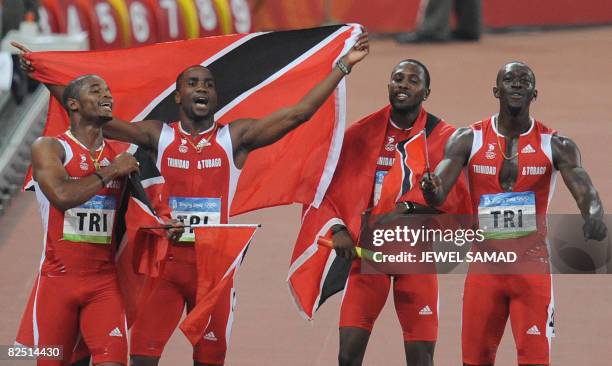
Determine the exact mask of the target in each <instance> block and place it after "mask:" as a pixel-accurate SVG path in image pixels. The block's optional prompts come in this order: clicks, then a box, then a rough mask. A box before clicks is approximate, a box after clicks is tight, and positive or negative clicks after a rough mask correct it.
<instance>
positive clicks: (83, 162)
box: [79, 154, 89, 170]
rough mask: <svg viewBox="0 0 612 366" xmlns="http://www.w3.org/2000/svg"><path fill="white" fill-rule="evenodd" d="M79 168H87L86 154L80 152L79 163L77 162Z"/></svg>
mask: <svg viewBox="0 0 612 366" xmlns="http://www.w3.org/2000/svg"><path fill="white" fill-rule="evenodd" d="M79 167H80V168H81V170H88V169H89V164H87V156H85V154H81V163H80V164H79Z"/></svg>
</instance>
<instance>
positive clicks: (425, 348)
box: [404, 341, 436, 366]
mask: <svg viewBox="0 0 612 366" xmlns="http://www.w3.org/2000/svg"><path fill="white" fill-rule="evenodd" d="M435 348H436V342H433V341H405V342H404V350H405V351H406V365H408V366H432V365H433V355H434V350H435Z"/></svg>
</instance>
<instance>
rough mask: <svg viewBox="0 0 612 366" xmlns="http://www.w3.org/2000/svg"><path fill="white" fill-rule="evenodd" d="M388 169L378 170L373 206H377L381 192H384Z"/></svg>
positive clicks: (375, 178) (375, 179)
mask: <svg viewBox="0 0 612 366" xmlns="http://www.w3.org/2000/svg"><path fill="white" fill-rule="evenodd" d="M387 173H388V172H387V171H384V170H378V171H376V176H375V177H374V197H372V206H376V204H377V203H378V201H379V200H380V193H381V192H382V185H383V181H384V180H385V176H386V175H387Z"/></svg>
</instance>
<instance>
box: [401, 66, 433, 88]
mask: <svg viewBox="0 0 612 366" xmlns="http://www.w3.org/2000/svg"><path fill="white" fill-rule="evenodd" d="M404 63H408V64H413V65H417V66H418V67H420V68H421V69H422V70H423V73H424V74H425V87H427V89H429V84H430V83H431V76H429V70H427V66H425V64H423V63H422V62H421V61H419V60H415V59H413V58H407V59H405V60H402V61H400V62H399V63H398V64H397V65H396V66H395V67H398V66H399V65H401V64H404ZM394 70H395V68H394Z"/></svg>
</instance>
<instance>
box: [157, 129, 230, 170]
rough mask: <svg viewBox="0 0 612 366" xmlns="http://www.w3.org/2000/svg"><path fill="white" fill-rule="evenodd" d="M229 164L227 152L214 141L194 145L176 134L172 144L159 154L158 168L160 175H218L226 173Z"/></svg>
mask: <svg viewBox="0 0 612 366" xmlns="http://www.w3.org/2000/svg"><path fill="white" fill-rule="evenodd" d="M200 141H204V140H200ZM229 163H230V161H229V156H228V154H227V152H226V151H225V149H224V148H223V146H221V144H219V143H218V142H217V141H216V139H213V140H211V141H205V142H204V143H194V142H193V141H191V140H189V139H187V138H185V137H183V136H181V135H179V134H176V135H175V138H174V140H173V142H172V143H171V144H169V145H168V146H167V147H166V148H165V149H164V151H163V152H161V161H160V165H161V166H160V168H161V170H162V173H164V172H170V173H172V172H174V173H179V174H180V172H181V171H182V172H193V173H197V174H219V173H224V172H227V171H228V169H229Z"/></svg>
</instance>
